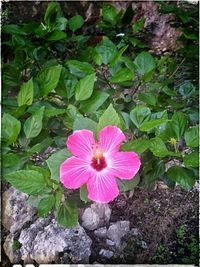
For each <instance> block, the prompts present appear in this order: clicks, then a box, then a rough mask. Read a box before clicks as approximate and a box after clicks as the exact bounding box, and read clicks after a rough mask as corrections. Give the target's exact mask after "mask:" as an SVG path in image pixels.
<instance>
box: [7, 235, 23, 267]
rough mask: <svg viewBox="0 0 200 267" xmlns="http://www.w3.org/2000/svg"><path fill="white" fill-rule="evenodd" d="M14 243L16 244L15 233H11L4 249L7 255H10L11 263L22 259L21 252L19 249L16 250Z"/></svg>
mask: <svg viewBox="0 0 200 267" xmlns="http://www.w3.org/2000/svg"><path fill="white" fill-rule="evenodd" d="M13 244H14V235H13V234H9V235H8V236H7V237H6V240H5V242H4V244H3V248H4V251H5V253H6V255H7V256H8V258H9V260H10V262H11V263H19V262H20V259H21V253H20V250H19V249H17V250H16V251H14V249H13Z"/></svg>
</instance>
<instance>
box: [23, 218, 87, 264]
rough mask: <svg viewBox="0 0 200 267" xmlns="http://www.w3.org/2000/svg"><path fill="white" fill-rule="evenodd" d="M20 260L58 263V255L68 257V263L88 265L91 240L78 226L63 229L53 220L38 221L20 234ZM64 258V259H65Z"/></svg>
mask: <svg viewBox="0 0 200 267" xmlns="http://www.w3.org/2000/svg"><path fill="white" fill-rule="evenodd" d="M19 241H20V243H21V244H22V248H21V250H20V251H21V254H22V259H23V260H24V261H25V262H26V263H29V262H28V260H29V259H31V260H34V261H36V262H37V263H39V264H42V263H52V262H58V261H59V253H61V252H62V254H63V255H64V256H66V255H67V256H68V257H67V258H68V262H63V263H88V261H89V256H90V254H91V250H90V246H91V243H92V241H91V239H90V238H89V237H88V236H87V235H86V233H85V230H84V229H83V228H82V227H81V226H80V225H78V226H76V227H74V228H70V229H68V228H63V227H61V226H60V225H58V224H57V223H56V221H55V220H54V219H53V220H52V221H51V222H50V223H49V221H48V218H46V219H38V220H37V221H36V222H35V223H34V224H33V225H31V227H30V228H28V229H25V230H23V231H22V232H21V235H20V238H19ZM65 258H66V257H65Z"/></svg>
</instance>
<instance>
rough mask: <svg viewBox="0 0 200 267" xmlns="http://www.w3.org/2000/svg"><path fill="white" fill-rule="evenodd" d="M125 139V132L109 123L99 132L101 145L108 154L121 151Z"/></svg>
mask: <svg viewBox="0 0 200 267" xmlns="http://www.w3.org/2000/svg"><path fill="white" fill-rule="evenodd" d="M125 139H126V137H125V135H124V134H123V132H122V131H121V130H120V129H119V128H117V127H116V126H111V125H109V126H107V127H105V128H103V129H102V130H101V131H100V133H99V145H100V147H101V148H102V150H103V152H105V153H106V154H111V153H113V152H117V151H119V148H120V144H121V143H122V142H123V141H125Z"/></svg>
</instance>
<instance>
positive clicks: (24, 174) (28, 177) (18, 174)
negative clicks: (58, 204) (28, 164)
mask: <svg viewBox="0 0 200 267" xmlns="http://www.w3.org/2000/svg"><path fill="white" fill-rule="evenodd" d="M5 179H6V180H7V181H8V182H9V183H11V184H12V185H13V186H14V187H15V188H16V189H17V190H19V191H22V192H24V193H27V194H29V195H40V194H44V193H45V192H49V191H50V188H49V187H48V185H47V182H46V179H45V177H44V176H43V174H42V173H40V172H38V171H33V170H21V171H14V172H12V173H9V174H6V175H5Z"/></svg>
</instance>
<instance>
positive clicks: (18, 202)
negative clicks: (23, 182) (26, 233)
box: [2, 187, 36, 233]
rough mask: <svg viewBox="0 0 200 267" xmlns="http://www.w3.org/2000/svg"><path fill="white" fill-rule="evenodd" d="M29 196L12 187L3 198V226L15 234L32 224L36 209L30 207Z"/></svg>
mask: <svg viewBox="0 0 200 267" xmlns="http://www.w3.org/2000/svg"><path fill="white" fill-rule="evenodd" d="M27 199H28V195H27V194H24V193H22V192H19V191H18V190H16V189H15V188H14V187H10V188H9V189H8V190H6V191H5V192H4V193H3V196H2V224H3V226H4V227H5V228H6V229H7V230H9V231H10V232H11V233H15V232H17V231H19V230H21V229H22V227H23V226H24V225H25V224H26V223H28V222H31V221H32V220H33V218H34V216H35V214H36V209H35V208H33V207H31V206H29V205H28V204H27V203H26V201H27Z"/></svg>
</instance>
